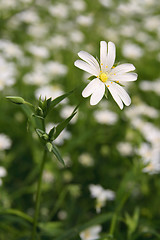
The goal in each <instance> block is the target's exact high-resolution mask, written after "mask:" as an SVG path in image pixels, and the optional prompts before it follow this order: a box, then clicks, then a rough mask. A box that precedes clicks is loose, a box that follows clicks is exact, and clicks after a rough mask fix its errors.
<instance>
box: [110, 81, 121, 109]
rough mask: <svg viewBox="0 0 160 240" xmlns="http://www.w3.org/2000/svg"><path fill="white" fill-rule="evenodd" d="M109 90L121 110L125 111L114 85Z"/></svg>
mask: <svg viewBox="0 0 160 240" xmlns="http://www.w3.org/2000/svg"><path fill="white" fill-rule="evenodd" d="M108 90H109V91H110V93H111V94H112V97H113V98H114V100H115V101H116V103H117V104H118V106H119V107H120V109H123V102H122V100H121V98H120V97H119V95H118V94H117V91H116V89H115V88H114V86H113V84H110V85H109V87H108Z"/></svg>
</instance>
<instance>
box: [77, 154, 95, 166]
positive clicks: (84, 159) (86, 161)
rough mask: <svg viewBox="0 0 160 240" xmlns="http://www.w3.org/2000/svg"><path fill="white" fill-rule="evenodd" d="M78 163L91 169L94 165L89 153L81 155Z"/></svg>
mask: <svg viewBox="0 0 160 240" xmlns="http://www.w3.org/2000/svg"><path fill="white" fill-rule="evenodd" d="M78 161H79V162H80V163H81V164H82V165H83V166H85V167H92V166H93V165H94V160H93V158H92V157H91V155H90V154H89V153H82V154H81V155H80V156H79V158H78Z"/></svg>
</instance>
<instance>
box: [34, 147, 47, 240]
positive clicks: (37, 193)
mask: <svg viewBox="0 0 160 240" xmlns="http://www.w3.org/2000/svg"><path fill="white" fill-rule="evenodd" d="M46 155H47V150H46V149H45V150H44V155H43V159H42V163H41V167H40V174H39V179H38V186H37V192H36V205H35V213H34V219H33V230H32V238H31V239H32V240H36V228H37V221H38V215H39V207H40V197H41V183H42V175H43V169H44V165H45V161H46Z"/></svg>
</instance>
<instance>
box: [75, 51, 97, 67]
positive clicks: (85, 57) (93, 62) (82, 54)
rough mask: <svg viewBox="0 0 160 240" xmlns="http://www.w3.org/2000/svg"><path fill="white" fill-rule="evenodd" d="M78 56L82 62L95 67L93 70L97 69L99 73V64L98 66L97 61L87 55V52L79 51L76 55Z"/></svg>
mask: <svg viewBox="0 0 160 240" xmlns="http://www.w3.org/2000/svg"><path fill="white" fill-rule="evenodd" d="M78 56H79V57H80V58H81V59H82V60H84V61H86V62H87V63H89V64H90V65H92V66H95V68H97V69H98V71H100V67H99V64H98V62H97V60H96V59H95V58H94V57H93V56H92V55H91V54H89V53H88V52H85V51H80V52H79V53H78Z"/></svg>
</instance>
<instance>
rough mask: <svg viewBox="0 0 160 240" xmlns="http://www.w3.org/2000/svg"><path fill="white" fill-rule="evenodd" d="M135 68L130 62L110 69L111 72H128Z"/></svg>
mask: <svg viewBox="0 0 160 240" xmlns="http://www.w3.org/2000/svg"><path fill="white" fill-rule="evenodd" d="M134 70H135V66H134V65H133V64H131V63H124V64H120V65H118V66H117V67H115V68H114V69H112V73H126V72H130V71H134Z"/></svg>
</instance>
